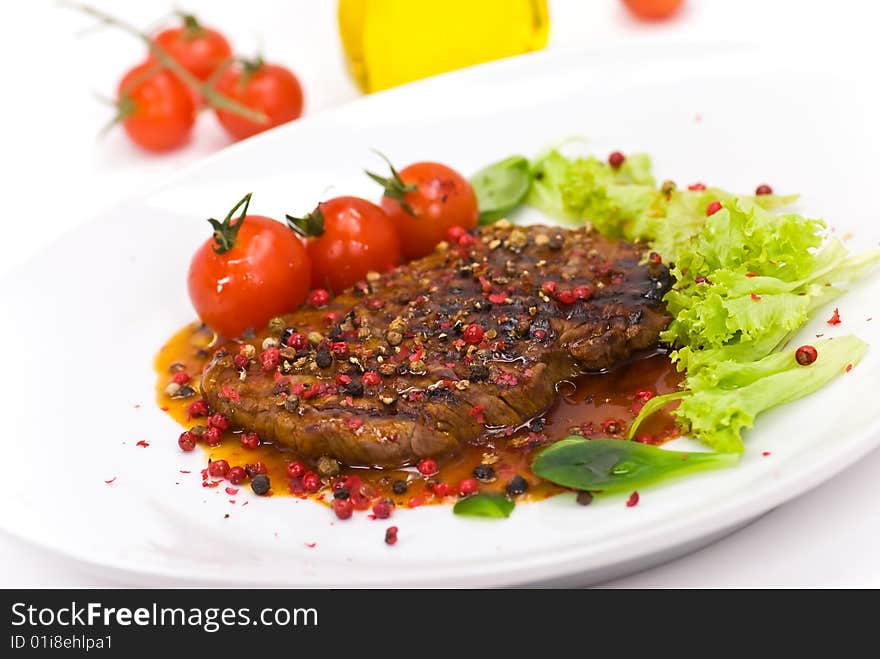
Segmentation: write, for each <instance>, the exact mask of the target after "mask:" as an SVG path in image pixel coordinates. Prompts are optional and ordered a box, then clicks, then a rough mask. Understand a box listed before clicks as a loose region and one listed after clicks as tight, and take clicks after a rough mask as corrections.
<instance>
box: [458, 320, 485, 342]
mask: <svg viewBox="0 0 880 659" xmlns="http://www.w3.org/2000/svg"><path fill="white" fill-rule="evenodd" d="M483 334H484V332H483V328H482V327H480V326H479V325H477V324H476V323H471V324H470V325H468V326H467V327H465V328H464V334H463V335H462V337H463V338H464V340H465V341H467V342H468V343H470V344H471V345H474V346H475V345H477V344H478V343H479V342H480V341H482V340H483Z"/></svg>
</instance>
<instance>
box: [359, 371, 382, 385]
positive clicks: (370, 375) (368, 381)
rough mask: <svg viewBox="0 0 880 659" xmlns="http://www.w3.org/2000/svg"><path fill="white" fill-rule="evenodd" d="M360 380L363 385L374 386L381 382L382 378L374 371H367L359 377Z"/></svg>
mask: <svg viewBox="0 0 880 659" xmlns="http://www.w3.org/2000/svg"><path fill="white" fill-rule="evenodd" d="M361 382H363V383H364V386H365V387H376V386H378V385H379V384H380V383H381V382H382V378H381V377H379V374H378V373H376V371H367V372H366V373H364V375H363V377H362V378H361Z"/></svg>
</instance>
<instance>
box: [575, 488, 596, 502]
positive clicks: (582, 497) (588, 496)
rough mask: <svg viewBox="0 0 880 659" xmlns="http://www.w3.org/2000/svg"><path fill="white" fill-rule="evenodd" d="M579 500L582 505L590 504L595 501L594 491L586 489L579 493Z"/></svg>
mask: <svg viewBox="0 0 880 659" xmlns="http://www.w3.org/2000/svg"><path fill="white" fill-rule="evenodd" d="M577 502H578V503H579V504H581V505H582V506H589V505H590V504H591V503H593V493H592V492H587V491H586V490H584V491H582V492H578V493H577Z"/></svg>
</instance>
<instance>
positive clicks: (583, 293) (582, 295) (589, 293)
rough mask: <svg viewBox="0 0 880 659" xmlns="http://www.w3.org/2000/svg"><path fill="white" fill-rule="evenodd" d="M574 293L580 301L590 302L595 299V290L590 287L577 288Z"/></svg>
mask: <svg viewBox="0 0 880 659" xmlns="http://www.w3.org/2000/svg"><path fill="white" fill-rule="evenodd" d="M572 292H573V293H574V296H575V297H576V298H577V299H578V300H589V299H590V298H591V297H593V289H592V288H590V287H589V286H575V289H574V291H572Z"/></svg>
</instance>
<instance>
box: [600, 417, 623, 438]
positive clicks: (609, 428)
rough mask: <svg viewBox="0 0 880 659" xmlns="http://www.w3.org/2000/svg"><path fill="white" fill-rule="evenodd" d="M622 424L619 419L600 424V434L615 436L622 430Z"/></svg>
mask: <svg viewBox="0 0 880 659" xmlns="http://www.w3.org/2000/svg"><path fill="white" fill-rule="evenodd" d="M623 426H624V423H623V421H621V420H620V419H608V420H607V421H605V422H603V423H602V432H604V433H606V434H608V435H616V434H617V433H619V432H620V431H621V430H623Z"/></svg>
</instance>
